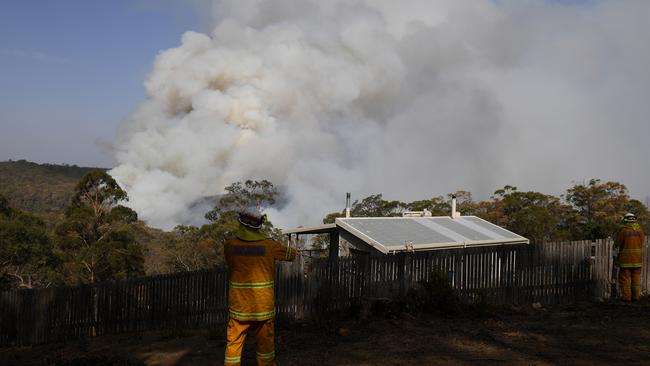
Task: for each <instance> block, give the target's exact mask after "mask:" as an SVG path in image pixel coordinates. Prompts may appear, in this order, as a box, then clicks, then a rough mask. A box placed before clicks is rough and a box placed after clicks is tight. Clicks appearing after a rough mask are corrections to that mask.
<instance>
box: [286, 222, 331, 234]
mask: <svg viewBox="0 0 650 366" xmlns="http://www.w3.org/2000/svg"><path fill="white" fill-rule="evenodd" d="M333 231H336V224H325V225H318V226H308V227H297V228H293V229H287V230H282V234H283V235H289V234H324V233H331V232H333Z"/></svg>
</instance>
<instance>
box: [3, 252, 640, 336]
mask: <svg viewBox="0 0 650 366" xmlns="http://www.w3.org/2000/svg"><path fill="white" fill-rule="evenodd" d="M644 258H645V262H644V263H646V266H645V267H644V270H643V272H642V277H641V287H642V291H644V293H648V291H649V290H650V265H649V264H650V242H649V241H646V243H645V246H644ZM433 271H437V272H439V273H441V274H443V275H446V276H448V278H449V281H450V283H451V285H452V286H453V287H454V288H455V289H456V290H457V291H458V293H459V295H460V297H461V298H462V299H463V300H466V301H475V300H477V299H479V298H480V297H485V298H487V299H489V301H491V302H493V303H496V304H525V303H531V302H541V303H545V304H559V303H568V302H576V301H586V300H593V299H594V298H608V297H610V296H611V295H612V294H611V293H610V292H611V291H610V289H611V286H610V282H611V281H612V278H611V276H612V272H611V271H612V241H611V240H598V241H595V242H589V241H581V242H563V243H546V244H531V245H520V246H494V247H482V248H466V249H451V250H441V251H431V252H420V253H404V254H398V255H381V256H376V255H362V256H356V257H346V258H339V260H338V263H337V264H336V265H331V263H329V262H327V260H326V259H324V260H318V259H317V260H312V261H311V262H310V263H309V265H308V266H306V265H305V263H304V262H303V261H302V260H301V259H299V260H297V261H296V262H294V263H291V264H290V263H284V264H281V265H279V266H278V268H277V275H276V305H277V313H278V316H279V317H280V318H282V319H302V318H304V317H307V316H313V315H316V314H323V313H327V312H333V311H334V312H340V311H342V310H345V309H348V308H350V307H351V306H355V305H358V304H359V301H360V300H361V298H364V297H374V298H397V297H399V296H404V294H405V293H406V292H407V291H408V290H409V289H410V288H412V287H413V286H416V285H417V283H419V282H423V281H427V280H428V278H429V276H430V274H431V273H432V272H433ZM226 320H227V272H226V270H225V269H223V268H216V269H213V270H202V271H197V272H185V273H176V274H167V275H158V276H151V277H145V278H138V279H131V280H126V281H116V282H107V283H101V284H98V285H95V286H90V285H82V286H77V287H61V288H48V289H28V290H12V291H6V292H2V293H0V345H7V344H20V345H29V344H38V343H44V342H50V341H56V340H62V339H67V338H75V337H76V338H79V337H88V336H96V335H101V334H110V333H119V332H132V331H142V330H148V329H161V328H169V327H183V328H185V327H201V326H203V327H205V326H214V325H218V324H223V323H224V322H225V321H226Z"/></svg>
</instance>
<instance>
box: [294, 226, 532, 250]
mask: <svg viewBox="0 0 650 366" xmlns="http://www.w3.org/2000/svg"><path fill="white" fill-rule="evenodd" d="M283 233H284V234H286V235H296V236H299V235H306V234H323V233H328V234H330V253H329V256H330V259H334V258H336V257H338V251H339V249H338V248H339V238H342V239H344V240H346V241H347V242H349V243H350V245H351V246H352V247H353V249H356V250H358V251H362V252H367V253H373V252H375V253H376V252H379V253H383V254H395V253H400V252H418V251H426V250H437V249H451V248H467V247H477V246H489V245H510V244H528V243H529V240H528V239H526V238H524V237H523V236H521V235H518V234H515V233H513V232H511V231H509V230H506V229H504V228H502V227H500V226H498V225H495V224H492V223H491V222H488V221H486V220H483V219H481V218H479V217H476V216H459V215H453V216H451V217H450V216H438V217H431V216H429V217H413V216H411V217H341V218H337V219H336V221H335V222H334V223H333V224H327V225H320V226H314V227H300V228H295V229H291V230H284V231H283Z"/></svg>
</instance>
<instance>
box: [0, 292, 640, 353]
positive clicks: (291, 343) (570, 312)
mask: <svg viewBox="0 0 650 366" xmlns="http://www.w3.org/2000/svg"><path fill="white" fill-rule="evenodd" d="M342 329H343V330H342ZM276 333H277V334H276V344H277V345H276V352H277V354H278V356H277V361H278V365H282V366H309V365H341V366H342V365H355V366H357V365H358V366H375V365H382V366H386V365H497V364H506V365H621V364H625V365H650V300H649V299H647V298H646V299H644V300H642V301H641V302H639V303H636V304H634V305H624V304H620V303H605V304H584V305H573V306H561V307H554V308H542V309H534V308H532V307H530V306H528V307H521V308H517V307H511V308H501V309H497V310H494V311H491V312H490V314H489V315H488V316H484V317H471V316H458V317H454V318H442V317H433V316H423V317H419V318H415V317H412V316H410V315H407V314H402V315H399V316H397V317H395V318H394V319H391V318H385V317H381V318H373V319H369V320H366V321H363V322H360V321H355V320H345V319H341V320H332V321H326V322H321V323H320V324H315V323H300V324H290V325H287V324H278V326H277V331H276ZM224 346H225V336H224V331H223V330H222V329H213V330H194V331H182V332H179V331H176V332H171V331H162V332H149V333H145V334H122V335H116V336H107V337H99V338H95V339H90V340H86V341H70V342H66V343H65V344H63V343H59V344H50V345H43V346H36V347H29V348H2V349H0V365H7V366H10V365H11V366H14V365H16V366H18V365H38V366H41V365H43V366H45V365H47V366H50V365H52V366H63V365H65V366H72V365H74V366H77V365H106V366H108V365H112V366H117V365H125V366H127V365H128V366H130V365H159V366H177V365H197V366H206V365H221V364H222V359H223V352H224ZM254 357H255V356H254V345H253V340H252V338H249V340H248V342H247V346H246V348H245V351H244V357H243V365H255V358H254Z"/></svg>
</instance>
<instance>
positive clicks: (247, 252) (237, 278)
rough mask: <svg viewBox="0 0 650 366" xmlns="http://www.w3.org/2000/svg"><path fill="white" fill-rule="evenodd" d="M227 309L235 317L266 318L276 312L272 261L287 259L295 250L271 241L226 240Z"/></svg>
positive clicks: (273, 262) (290, 258) (288, 259)
mask: <svg viewBox="0 0 650 366" xmlns="http://www.w3.org/2000/svg"><path fill="white" fill-rule="evenodd" d="M224 254H225V257H226V263H227V264H228V274H229V281H230V282H229V288H228V310H229V312H230V316H231V317H232V318H234V319H237V320H266V319H270V318H272V317H273V316H274V315H275V299H274V297H275V293H274V286H273V285H274V284H273V280H274V278H275V261H276V260H283V261H290V260H293V259H294V258H295V257H296V251H295V249H292V248H290V247H286V246H284V245H282V244H280V243H278V242H276V241H274V240H271V239H264V240H256V241H245V240H241V239H231V240H228V241H227V242H226V244H225V246H224Z"/></svg>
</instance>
